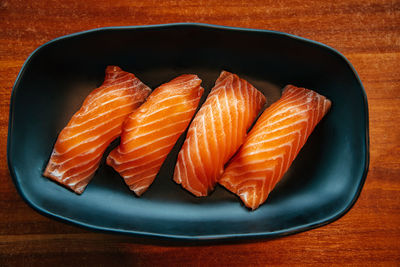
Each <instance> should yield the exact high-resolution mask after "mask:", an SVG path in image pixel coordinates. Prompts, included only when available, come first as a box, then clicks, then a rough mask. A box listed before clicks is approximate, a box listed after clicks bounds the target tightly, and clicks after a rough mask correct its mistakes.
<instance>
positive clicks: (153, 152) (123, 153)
mask: <svg viewBox="0 0 400 267" xmlns="http://www.w3.org/2000/svg"><path fill="white" fill-rule="evenodd" d="M169 147H170V148H171V149H172V146H171V144H168V145H166V146H163V147H160V148H157V149H156V150H152V151H151V152H150V153H147V154H143V155H141V156H140V157H135V158H132V159H129V161H124V162H122V161H119V160H118V159H116V158H114V157H111V156H110V158H111V159H112V160H113V161H114V162H115V163H116V164H126V163H133V162H135V161H138V160H140V159H143V158H145V157H150V156H151V155H153V154H156V153H158V152H160V151H162V150H164V149H166V148H169ZM117 153H118V154H120V155H121V156H123V155H126V154H129V152H121V151H120V149H118V151H117Z"/></svg>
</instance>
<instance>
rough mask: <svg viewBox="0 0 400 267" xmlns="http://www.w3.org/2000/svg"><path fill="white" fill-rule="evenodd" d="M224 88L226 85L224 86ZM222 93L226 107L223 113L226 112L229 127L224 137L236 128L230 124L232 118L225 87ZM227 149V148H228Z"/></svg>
mask: <svg viewBox="0 0 400 267" xmlns="http://www.w3.org/2000/svg"><path fill="white" fill-rule="evenodd" d="M225 88H226V87H225ZM224 95H225V108H226V113H224V114H227V115H228V116H229V117H228V118H227V119H228V122H229V123H228V125H229V128H228V135H227V136H226V137H228V136H229V135H231V134H232V131H233V130H236V129H233V125H232V118H231V110H230V107H229V103H228V95H227V94H226V89H225V90H224ZM223 125H224V127H225V125H226V123H225V124H223ZM228 151H229V150H228Z"/></svg>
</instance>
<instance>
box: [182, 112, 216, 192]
mask: <svg viewBox="0 0 400 267" xmlns="http://www.w3.org/2000/svg"><path fill="white" fill-rule="evenodd" d="M200 119H201V121H202V126H203V129H202V132H203V134H202V136H203V142H204V146H203V147H202V149H203V150H205V151H206V152H207V156H206V160H207V165H206V166H212V165H213V161H212V159H213V157H212V155H211V150H210V144H209V143H208V137H207V129H206V121H205V116H204V115H203V116H201V117H200ZM193 131H194V133H195V135H193V138H196V139H197V138H198V135H197V129H196V127H193ZM187 149H189V147H187ZM206 178H207V180H206V182H207V183H208V185H207V186H211V184H212V182H210V181H209V180H210V177H208V176H206Z"/></svg>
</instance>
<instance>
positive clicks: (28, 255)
mask: <svg viewBox="0 0 400 267" xmlns="http://www.w3.org/2000/svg"><path fill="white" fill-rule="evenodd" d="M195 2H197V1H188V0H182V1H176V0H166V1H146V0H141V1H128V0H127V1H104V0H101V1H94V0H86V1H80V0H75V1H68V0H67V1H43V0H37V1H25V0H12V1H10V0H0V108H1V110H0V144H1V146H0V147H1V150H0V159H1V161H0V266H15V265H18V266H20V265H24V266H25V265H27V266H29V265H50V266H54V265H56V264H57V265H72V264H74V265H75V264H76V265H77V264H79V265H81V264H83V265H95V266H102V265H112V264H121V263H128V264H130V265H161V264H162V265H165V264H170V265H246V266H254V265H265V264H268V265H270V264H274V265H275V264H276V265H281V264H282V265H293V264H296V265H297V264H336V265H343V264H350V265H376V264H379V265H397V266H399V265H400V126H399V125H400V111H399V110H400V97H399V95H400V1H399V0H390V1H388V0H376V1H372V0H366V1H352V0H343V1H301V0H291V1H279V0H278V1H262V0H261V1H234V0H228V1H206V0H202V1H198V2H199V3H195ZM172 22H202V23H210V24H219V25H227V26H237V27H246V28H258V29H269V30H277V31H283V32H288V33H291V34H295V35H299V36H302V37H305V38H309V39H313V40H316V41H319V42H322V43H325V44H327V45H329V46H331V47H333V48H335V49H337V50H339V51H340V52H341V53H343V54H344V55H345V56H346V57H347V58H348V59H349V60H350V62H351V63H352V64H353V66H354V67H355V69H356V70H357V72H358V74H359V75H360V78H361V81H362V83H363V84H364V87H365V90H366V92H367V96H368V102H369V103H368V104H369V112H370V122H369V123H370V145H371V147H370V157H371V159H370V168H369V173H368V177H367V180H366V183H365V186H364V188H363V190H362V193H361V196H360V198H359V199H358V201H357V203H356V204H355V205H354V207H353V208H352V209H351V210H350V211H349V212H348V213H347V214H346V215H345V216H344V217H342V218H341V219H339V220H338V221H335V222H333V223H331V224H329V225H326V226H323V227H321V228H317V229H314V230H311V231H307V232H304V233H300V234H296V235H292V236H287V237H284V238H279V239H274V240H261V241H260V240H259V241H256V242H240V243H233V244H217V245H216V244H214V245H210V244H206V245H201V246H196V245H191V244H170V243H168V242H161V241H157V240H150V241H149V240H147V239H141V238H132V237H126V236H120V235H111V234H103V233H95V232H91V231H88V230H84V229H81V228H78V227H75V226H70V225H67V224H65V223H61V222H58V221H54V220H51V219H49V218H46V217H44V216H42V215H39V214H38V213H36V212H35V211H33V210H32V209H31V208H29V207H28V206H27V205H26V204H25V203H24V202H23V200H22V199H21V197H20V196H19V195H18V193H17V192H16V189H15V187H14V185H13V183H12V181H11V178H10V174H9V171H8V167H7V160H6V146H7V129H8V112H9V103H10V95H11V90H12V86H13V83H14V81H15V79H16V77H17V75H18V72H19V70H20V68H21V66H22V64H23V63H24V61H25V59H26V58H27V57H28V56H29V54H30V53H32V52H33V50H34V49H35V48H37V47H38V46H39V45H41V44H43V43H45V42H47V41H50V40H52V39H54V38H56V37H59V36H62V35H66V34H70V33H74V32H78V31H83V30H88V29H93V28H98V27H104V26H121V25H147V24H160V23H172Z"/></svg>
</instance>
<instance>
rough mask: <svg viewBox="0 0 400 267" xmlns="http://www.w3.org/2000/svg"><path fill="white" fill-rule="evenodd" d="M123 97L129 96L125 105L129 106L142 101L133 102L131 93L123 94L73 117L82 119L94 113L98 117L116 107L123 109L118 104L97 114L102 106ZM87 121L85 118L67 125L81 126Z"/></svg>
mask: <svg viewBox="0 0 400 267" xmlns="http://www.w3.org/2000/svg"><path fill="white" fill-rule="evenodd" d="M123 98H128V100H126V102H128V103H126V104H125V105H124V107H126V106H129V105H131V106H132V107H133V106H134V105H135V104H137V103H138V102H141V101H135V102H132V101H131V100H130V98H132V96H131V95H123V96H119V97H116V98H112V99H110V100H109V101H106V102H102V103H101V104H100V105H96V107H93V108H90V110H89V111H88V112H81V113H79V112H78V113H77V114H76V115H74V116H73V117H72V119H77V120H81V118H82V117H89V116H90V115H92V114H93V115H98V116H97V117H99V116H100V115H103V114H107V113H110V112H112V111H114V110H116V109H121V108H122V107H121V106H118V107H116V108H112V109H109V108H106V111H105V112H103V113H100V114H96V112H97V110H98V109H100V108H101V107H103V106H106V105H108V104H110V103H113V102H117V101H120V100H121V99H123ZM124 102H125V101H124ZM97 117H94V118H92V119H90V120H93V119H95V118H97ZM71 121H72V120H71ZM85 123H87V120H84V121H82V122H80V123H75V124H73V125H71V126H69V125H68V126H67V127H75V126H80V125H83V124H85Z"/></svg>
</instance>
